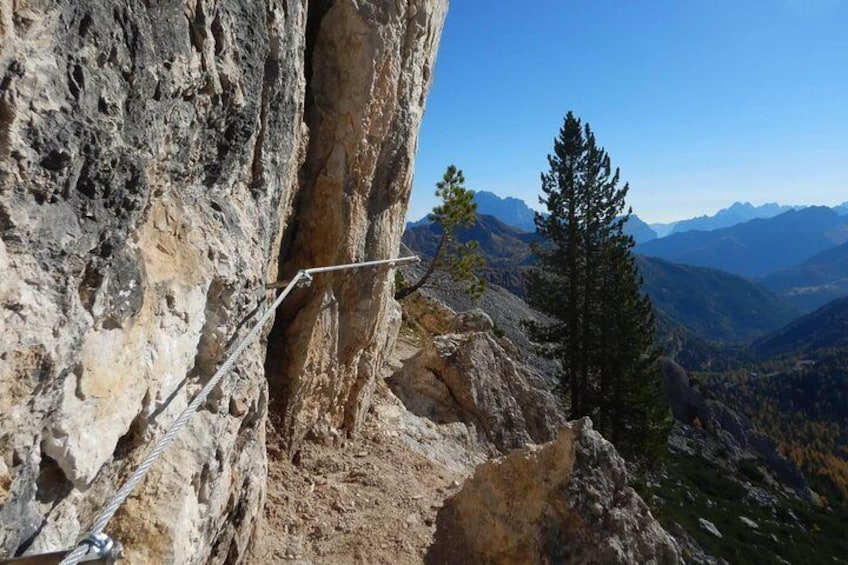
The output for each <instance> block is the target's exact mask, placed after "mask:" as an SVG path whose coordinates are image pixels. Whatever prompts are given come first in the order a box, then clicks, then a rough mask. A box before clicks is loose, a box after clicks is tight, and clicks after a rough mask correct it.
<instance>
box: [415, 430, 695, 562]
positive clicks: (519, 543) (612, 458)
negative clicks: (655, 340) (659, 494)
mask: <svg viewBox="0 0 848 565" xmlns="http://www.w3.org/2000/svg"><path fill="white" fill-rule="evenodd" d="M626 483H627V471H626V467H625V463H624V460H623V459H622V458H621V457H620V456H619V455H618V454H617V453H616V451H615V448H613V446H612V444H610V443H609V442H608V441H606V440H604V439H603V438H602V437H601V435H600V434H599V433H597V432H596V431H594V430H593V429H592V423H591V421H590V420H589V419H588V418H584V419H582V420H579V421H577V422H573V423H571V424H570V425H569V426H568V427H566V428H564V429H563V430H562V431H561V432H560V434H559V436H558V437H557V439H556V440H555V441H553V442H550V443H548V444H545V445H542V446H533V447H529V448H527V449H523V450H519V451H515V452H513V453H512V454H510V455H508V456H506V457H504V458H502V459H500V460H495V461H490V462H488V463H484V464H482V465H480V466H479V467H478V468H477V470H476V471H475V473H474V475H473V476H472V477H471V478H470V479H469V480H468V481H466V483H465V484H464V485H463V487H462V490H460V491H459V492H458V493H457V494H456V495H455V496H454V497H453V498H451V499H449V500H448V501H447V503H446V504H445V506H444V508H443V509H442V510H441V511H440V512H439V515H438V518H437V530H436V536H435V541H434V543H433V545H432V546H431V548H430V550H429V552H428V554H427V558H426V561H427V563H434V564H435V563H499V564H509V563H515V564H519V563H521V564H523V563H598V564H601V563H604V564H606V563H634V564H636V563H638V564H644V563H679V562H680V555H679V550H678V548H677V545H676V544H675V542H674V540H673V539H672V538H671V536H670V535H669V534H668V533H667V532H666V531H665V530H663V529H662V528H661V527H660V525H659V523H658V522H657V521H656V520H655V519H654V518H653V517H652V516H651V514H650V512H649V511H648V507H647V505H646V504H645V503H644V502H643V501H642V499H641V498H639V496H638V495H637V494H636V493H635V492H634V491H633V489H632V488H630V487H628V486H626Z"/></svg>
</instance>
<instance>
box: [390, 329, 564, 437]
mask: <svg viewBox="0 0 848 565" xmlns="http://www.w3.org/2000/svg"><path fill="white" fill-rule="evenodd" d="M388 383H389V386H390V387H391V388H392V390H393V392H394V393H395V394H396V395H397V396H398V398H400V400H401V401H402V402H403V403H404V405H405V406H406V408H407V409H408V410H409V411H411V412H412V413H414V414H416V415H418V416H423V417H426V418H429V419H430V420H432V421H433V422H435V423H437V424H449V423H452V422H462V423H464V424H467V425H468V426H472V427H473V428H474V429H475V430H476V435H477V436H479V437H481V438H483V439H484V440H485V441H486V442H487V443H489V444H491V446H492V447H493V448H494V449H496V450H497V451H500V452H506V451H508V450H510V449H514V448H517V447H524V446H525V445H527V444H529V443H544V442H546V441H550V440H551V439H553V438H554V437H555V436H556V433H557V430H558V429H559V428H560V427H561V426H562V425H564V424H565V418H564V416H563V414H562V411H561V409H560V407H559V405H558V404H557V401H556V399H555V398H554V397H553V395H552V394H550V393H549V392H548V391H546V390H544V388H543V387H542V385H541V382H540V380H539V378H538V377H537V376H536V375H534V374H533V373H532V372H531V371H530V370H528V369H527V368H526V367H525V366H524V365H523V364H522V363H520V362H517V361H515V360H514V359H512V358H511V357H510V355H509V353H508V352H507V351H506V350H505V349H504V348H503V347H502V346H501V344H500V343H499V342H498V340H497V339H496V338H495V337H494V336H492V335H491V334H490V333H488V332H471V333H464V334H448V335H444V336H438V337H436V338H434V340H433V344H432V345H431V346H428V347H425V348H424V349H422V350H421V351H420V352H419V353H418V354H417V355H416V356H414V357H413V358H411V359H409V360H407V361H406V362H405V363H404V366H403V369H402V370H400V371H399V372H398V373H396V374H395V375H393V376H392V377H391V378H390V379H389V380H388Z"/></svg>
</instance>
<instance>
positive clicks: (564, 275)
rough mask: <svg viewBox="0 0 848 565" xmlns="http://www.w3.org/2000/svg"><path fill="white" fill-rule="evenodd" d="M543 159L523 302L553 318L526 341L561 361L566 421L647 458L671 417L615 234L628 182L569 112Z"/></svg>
mask: <svg viewBox="0 0 848 565" xmlns="http://www.w3.org/2000/svg"><path fill="white" fill-rule="evenodd" d="M548 163H549V165H550V171H549V172H548V173H544V174H542V196H541V197H540V199H539V200H540V202H541V203H542V204H544V205H545V206H546V208H547V212H548V214H547V215H542V214H537V215H536V227H537V232H538V233H539V235H540V236H541V238H542V243H540V244H537V245H535V246H534V252H535V253H536V255H537V257H538V260H539V266H538V267H537V268H536V269H533V270H531V272H530V273H529V275H528V279H527V297H528V300H529V302H530V304H531V305H532V306H534V307H535V308H537V309H539V310H541V311H542V312H544V313H546V314H548V315H549V316H551V318H552V319H553V322H552V323H551V324H548V325H540V324H531V325H530V328H529V329H530V333H531V337H532V338H533V339H534V340H535V341H537V342H539V343H540V344H541V345H542V350H543V352H545V353H546V354H547V355H548V356H550V357H553V358H556V359H558V360H559V361H560V363H561V367H562V374H561V377H560V385H561V386H560V389H561V391H562V394H563V399H564V402H565V403H566V405H567V408H568V410H569V417H571V418H579V417H582V416H591V417H592V418H593V420H594V422H595V424H596V426H597V428H598V429H599V430H600V431H601V432H602V433H603V434H604V435H605V436H606V437H607V438H608V439H610V440H611V441H612V442H613V443H615V444H616V446H617V447H619V448H620V449H622V450H623V451H624V452H625V453H629V454H634V455H636V454H644V455H650V454H651V453H656V452H657V451H659V450H660V449H661V447H662V445H663V444H664V441H665V434H666V433H667V429H668V428H667V426H668V424H669V422H670V420H669V417H668V410H667V407H666V406H665V402H664V401H663V399H662V391H661V377H660V368H659V363H658V354H659V351H658V350H657V349H656V348H655V346H654V345H653V333H654V319H653V313H652V308H651V303H650V301H649V300H648V298H647V297H646V296H644V295H643V294H642V291H641V279H640V278H639V275H638V272H637V269H636V265H635V262H634V259H633V256H632V254H631V252H630V250H631V248H632V247H633V245H634V242H633V238H632V237H631V236H629V235H626V234H625V233H624V231H623V229H624V224H625V222H626V221H627V219H628V218H629V217H630V213H631V211H630V210H627V211H626V212H625V198H626V196H627V192H628V190H629V186H628V185H627V184H625V185H624V186H623V187H619V186H618V184H619V171H618V169H615V171H613V170H612V167H611V164H610V158H609V155H608V154H607V152H606V151H605V150H604V149H603V148H601V147H598V145H597V143H596V140H595V135H594V134H593V133H592V130H591V128H590V127H589V125H588V124H586V125H585V126H583V125H582V124H581V121H580V120H579V119H578V118H575V117H574V115H573V114H572V113H571V112H569V113H568V115H567V116H566V118H565V121H564V124H563V127H562V129H561V130H560V132H559V136H558V138H557V139H556V140H554V152H553V154H552V155H549V156H548Z"/></svg>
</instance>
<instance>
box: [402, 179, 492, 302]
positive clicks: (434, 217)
mask: <svg viewBox="0 0 848 565" xmlns="http://www.w3.org/2000/svg"><path fill="white" fill-rule="evenodd" d="M436 196H437V197H438V198H439V199H440V200H441V204H438V205H437V206H435V207H434V208H433V211H432V212H431V213H430V214H429V215H428V219H429V220H430V221H431V222H433V223H435V224H438V226H439V227H440V228H441V230H442V234H441V237H440V238H439V243H438V245H437V247H436V252H435V254H434V255H433V257H432V259H431V260H430V264H429V265H428V266H427V270H426V271H424V274H423V275H422V276H421V278H420V279H418V281H416V282H415V283H412V284H409V283H407V282H406V280H405V279H403V278H402V277H399V278H398V279H397V283H398V284H397V290H396V291H395V298H396V299H398V300H402V299H404V298H406V297H407V296H409V295H410V294H412V293H413V292H415V291H416V290H418V289H419V288H421V287H422V286H424V285H425V284H426V283H427V281H428V280H430V277H432V276H433V273H435V272H436V270H437V269H441V270H443V271H446V272H447V273H448V274H449V275H450V276H451V278H452V279H453V280H454V281H455V282H458V283H460V284H463V285H464V290H465V292H466V293H468V294H469V295H471V296H472V297H474V298H477V297H479V296H480V295H481V294H482V293H483V291H484V290H485V289H486V281H485V280H484V279H483V278H482V277H480V276H478V275H477V273H478V272H479V270H480V269H482V268H483V267H484V266H485V260H484V259H483V257H482V256H481V255H480V254H479V253H478V247H479V244H478V243H477V242H476V241H474V240H471V241H466V242H465V243H464V244H462V243H458V242H456V241H455V239H454V231H455V230H456V229H457V228H462V227H466V228H467V227H470V226H472V225H473V224H474V221H475V220H476V219H477V203H476V202H474V192H473V191H471V190H468V189H467V188H465V176H464V175H463V174H462V170H460V169H457V168H456V166H454V165H449V166H448V168H447V170H446V171H445V174H444V175H443V176H442V180H440V181H439V182H437V183H436ZM398 273H399V271H398Z"/></svg>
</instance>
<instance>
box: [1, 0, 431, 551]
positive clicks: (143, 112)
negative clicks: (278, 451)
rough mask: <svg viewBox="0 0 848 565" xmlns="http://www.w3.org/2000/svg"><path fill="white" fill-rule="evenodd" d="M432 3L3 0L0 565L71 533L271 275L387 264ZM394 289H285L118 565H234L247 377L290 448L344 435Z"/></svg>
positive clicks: (340, 285) (341, 281) (205, 367)
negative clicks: (307, 439) (319, 430)
mask: <svg viewBox="0 0 848 565" xmlns="http://www.w3.org/2000/svg"><path fill="white" fill-rule="evenodd" d="M445 8H446V0H409V1H405V2H392V3H387V2H380V1H377V0H373V1H368V0H366V1H362V2H347V1H337V2H326V1H316V2H310V3H309V8H308V9H307V3H306V2H305V1H304V0H267V1H258V0H187V1H186V2H184V3H149V2H144V1H141V0H133V1H130V2H114V1H106V2H101V1H94V0H75V1H70V0H58V1H56V2H12V1H11V0H0V336H2V346H1V347H0V554H20V553H24V552H38V551H43V550H52V549H58V548H62V547H67V546H70V545H72V544H73V543H74V542H75V540H76V539H77V536H78V535H79V534H80V533H81V532H82V531H83V530H84V528H86V527H87V525H88V523H89V521H90V520H91V519H92V517H93V516H94V514H95V513H96V512H97V511H99V510H100V507H101V505H102V504H103V503H104V502H105V501H106V499H107V498H108V497H109V496H111V494H112V493H113V492H114V490H115V489H116V487H117V486H118V485H119V484H120V483H121V482H122V480H123V478H125V477H126V475H127V473H128V472H130V471H131V470H132V469H133V468H134V467H135V465H136V464H137V463H138V461H139V459H140V458H141V457H142V456H143V455H144V453H145V452H146V449H147V447H148V446H149V445H150V444H151V442H153V441H155V440H156V439H158V438H159V437H161V435H162V434H163V433H164V431H165V430H166V429H167V428H168V427H169V425H170V423H171V422H173V420H174V418H175V417H176V415H177V414H178V413H179V412H180V410H182V409H183V408H184V407H185V406H186V404H187V402H188V401H189V400H190V398H191V397H192V396H193V394H194V393H195V392H196V391H197V390H198V388H199V386H200V385H201V384H202V383H203V382H205V381H206V380H207V379H208V378H209V376H210V375H211V374H212V373H213V372H214V370H215V368H216V366H217V364H218V363H219V362H220V361H221V360H222V359H223V356H224V354H225V352H226V351H227V350H228V349H229V347H230V346H231V343H232V340H233V339H234V338H236V337H237V336H240V335H243V332H244V329H243V328H244V327H246V326H248V325H249V324H250V323H251V322H252V321H253V320H254V319H255V316H256V313H257V307H259V306H260V305H261V304H262V303H263V302H264V301H265V300H266V298H268V292H267V291H266V290H265V283H266V282H267V281H268V280H273V279H275V278H277V277H280V276H282V277H284V276H287V275H288V274H291V273H292V272H294V271H296V270H297V269H300V268H305V267H310V266H316V265H324V264H333V263H340V262H350V261H361V260H367V259H377V258H386V257H389V256H393V255H395V254H396V252H397V247H398V244H399V239H400V232H401V230H402V228H403V215H404V211H405V206H406V202H407V199H408V194H409V187H410V178H411V162H412V155H413V154H414V149H415V136H416V133H417V130H418V126H419V123H420V119H421V114H422V111H423V105H424V100H425V96H426V92H427V87H428V84H429V80H430V74H431V72H432V65H433V62H434V54H435V50H436V48H437V43H438V37H439V32H440V28H441V25H442V22H443V19H444V14H445ZM390 281H391V279H390V278H389V277H387V273H386V272H385V271H380V272H378V273H374V272H373V271H372V272H370V273H361V274H345V275H334V276H323V277H320V278H316V281H315V285H314V286H313V288H312V289H309V290H305V291H300V292H299V294H298V295H296V296H294V297H293V300H292V302H291V303H290V304H287V306H286V309H285V310H284V311H283V312H282V315H280V316H279V320H278V326H277V329H275V330H274V332H273V335H272V343H273V344H274V345H275V347H276V349H274V352H275V353H274V354H273V355H271V356H270V360H269V361H268V362H267V363H266V348H265V346H264V345H262V344H255V345H253V346H251V347H250V348H249V350H248V351H247V352H246V353H245V355H244V356H243V357H242V360H241V361H240V362H239V364H238V367H237V369H236V371H235V372H234V374H233V375H232V376H231V378H229V379H227V380H226V381H225V382H224V383H223V384H222V385H221V386H220V388H219V390H218V391H216V392H215V394H213V397H212V398H211V399H210V401H209V402H208V403H207V405H206V406H205V407H204V409H203V410H202V411H201V412H200V413H198V414H197V415H196V416H195V417H194V419H193V420H192V421H191V423H190V424H189V429H187V430H185V431H184V432H183V434H181V435H180V436H179V438H178V439H177V441H176V443H175V444H174V445H173V446H172V447H171V448H170V449H169V450H168V451H167V452H166V453H165V454H164V455H163V457H162V459H160V460H159V462H158V463H157V464H156V466H154V468H153V469H152V470H151V472H150V474H149V475H148V478H147V479H146V481H145V482H144V483H143V484H142V485H141V487H140V488H139V489H138V490H137V491H136V492H135V494H134V495H133V497H132V498H131V499H130V500H129V501H128V502H127V504H126V505H125V506H124V507H123V509H122V510H121V511H120V512H119V514H118V515H117V516H116V517H115V518H114V519H113V521H112V523H111V524H110V526H109V528H108V531H109V533H112V534H113V535H115V537H117V538H118V539H120V541H122V542H123V543H124V545H125V546H126V547H127V552H128V556H129V558H130V560H131V562H138V563H180V564H182V563H207V562H211V563H216V562H224V561H227V562H234V563H235V562H239V561H240V560H242V558H243V556H244V549H245V546H246V545H247V543H248V541H249V537H250V534H251V532H252V531H253V529H254V527H255V522H256V516H257V513H258V511H259V510H260V508H261V504H262V500H263V496H264V488H265V486H264V485H265V474H266V472H265V465H266V463H265V461H266V460H265V418H266V415H267V411H268V408H267V407H268V392H267V389H268V388H269V387H268V385H267V382H268V381H267V380H266V370H267V371H268V372H269V374H268V378H270V389H271V391H272V393H273V395H272V399H273V405H274V407H275V409H277V410H279V411H280V412H279V414H280V416H281V420H282V421H284V422H285V426H284V431H285V438H286V441H287V443H288V444H289V448H290V450H292V451H293V450H295V449H296V445H297V443H298V441H299V440H300V438H302V437H303V436H304V435H305V434H306V433H307V432H308V431H309V429H310V427H311V426H312V425H313V424H314V423H316V422H317V421H318V420H320V419H322V418H323V419H326V420H327V421H328V422H329V423H330V424H331V425H333V426H347V427H348V428H350V429H353V428H355V427H356V424H357V421H358V418H359V417H360V415H361V414H362V412H363V411H364V410H366V409H367V406H368V397H369V392H370V389H371V386H372V384H373V380H374V375H375V374H376V371H377V369H378V368H379V366H380V364H381V362H382V359H381V355H382V351H383V349H384V348H385V347H386V346H387V345H388V344H389V342H390V341H391V338H392V331H391V329H392V326H393V324H396V323H397V320H399V315H398V314H397V313H394V312H393V310H392V303H391V300H390V296H391V291H390V286H391V282H390ZM266 364H267V367H266Z"/></svg>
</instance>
